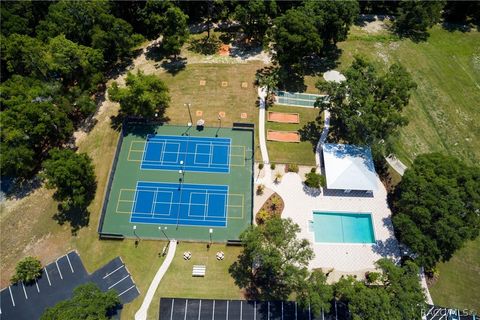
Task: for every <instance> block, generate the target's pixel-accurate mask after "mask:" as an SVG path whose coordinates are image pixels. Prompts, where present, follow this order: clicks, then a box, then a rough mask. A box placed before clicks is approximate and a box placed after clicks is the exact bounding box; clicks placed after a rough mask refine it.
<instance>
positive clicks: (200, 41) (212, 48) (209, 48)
mask: <svg viewBox="0 0 480 320" xmlns="http://www.w3.org/2000/svg"><path fill="white" fill-rule="evenodd" d="M221 44H222V41H220V40H219V39H218V37H217V36H216V35H215V34H213V35H211V36H205V37H202V38H197V39H195V38H193V39H191V40H190V46H189V47H188V49H189V50H191V51H193V52H196V53H201V54H206V55H212V54H216V53H217V52H218V50H219V49H220V46H221Z"/></svg>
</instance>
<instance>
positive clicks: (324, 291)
mask: <svg viewBox="0 0 480 320" xmlns="http://www.w3.org/2000/svg"><path fill="white" fill-rule="evenodd" d="M332 297H333V288H332V287H331V286H330V285H328V284H327V277H326V276H325V274H324V273H323V272H322V271H321V270H313V271H312V273H311V274H310V276H309V277H308V278H307V279H306V280H305V282H304V283H303V284H301V285H300V286H299V287H298V289H297V302H298V304H299V305H300V306H301V307H302V308H303V309H304V310H306V309H308V308H310V311H311V312H312V314H314V315H320V314H321V312H322V311H324V312H329V311H330V306H331V301H332Z"/></svg>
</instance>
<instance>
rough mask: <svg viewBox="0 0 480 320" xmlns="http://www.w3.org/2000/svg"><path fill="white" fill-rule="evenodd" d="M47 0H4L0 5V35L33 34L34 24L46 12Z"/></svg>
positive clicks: (48, 3)
mask: <svg viewBox="0 0 480 320" xmlns="http://www.w3.org/2000/svg"><path fill="white" fill-rule="evenodd" d="M49 5H50V2H49V1H31V0H25V1H4V2H2V6H1V7H0V12H1V19H0V24H1V27H0V30H1V32H2V35H4V36H9V35H11V34H14V33H17V34H24V35H33V33H34V30H35V26H36V25H37V24H38V22H39V21H40V20H42V19H43V18H44V17H45V15H46V14H47V12H48V6H49Z"/></svg>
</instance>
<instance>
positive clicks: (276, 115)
mask: <svg viewBox="0 0 480 320" xmlns="http://www.w3.org/2000/svg"><path fill="white" fill-rule="evenodd" d="M267 120H268V121H271V122H281V123H300V115H299V114H298V113H285V112H273V111H268V118H267Z"/></svg>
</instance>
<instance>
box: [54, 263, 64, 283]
mask: <svg viewBox="0 0 480 320" xmlns="http://www.w3.org/2000/svg"><path fill="white" fill-rule="evenodd" d="M55 264H56V265H57V269H58V273H60V279H62V280H63V276H62V271H60V267H59V266H58V260H56V261H55Z"/></svg>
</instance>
